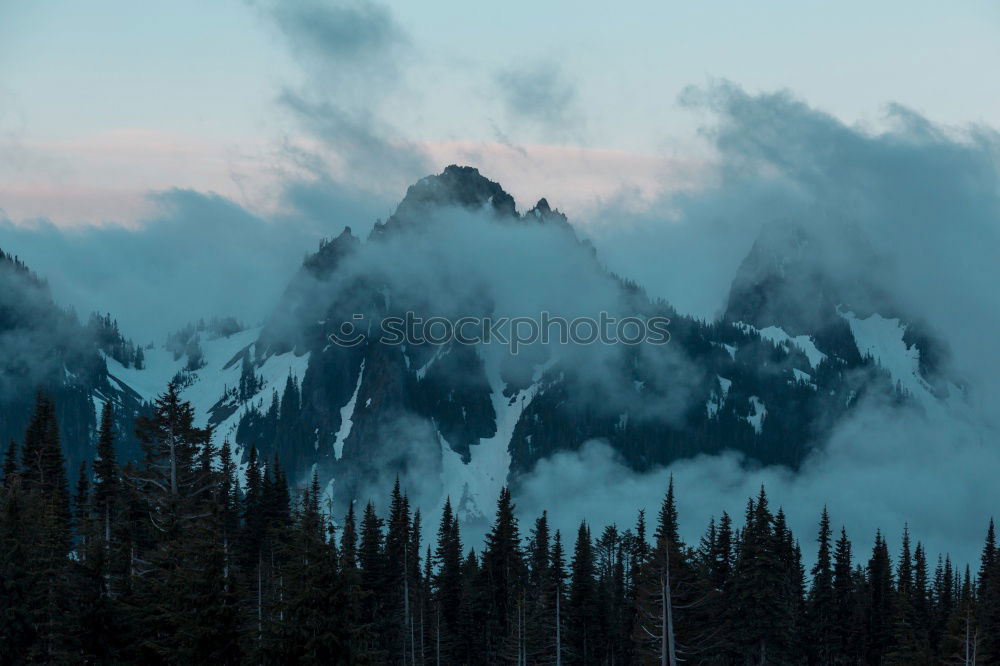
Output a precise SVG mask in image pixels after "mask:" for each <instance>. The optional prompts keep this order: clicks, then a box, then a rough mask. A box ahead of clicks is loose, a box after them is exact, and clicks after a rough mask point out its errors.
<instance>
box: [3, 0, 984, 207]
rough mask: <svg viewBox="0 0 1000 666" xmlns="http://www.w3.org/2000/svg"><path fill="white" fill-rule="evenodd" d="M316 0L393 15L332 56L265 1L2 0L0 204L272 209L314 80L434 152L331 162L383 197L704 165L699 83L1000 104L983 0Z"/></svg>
mask: <svg viewBox="0 0 1000 666" xmlns="http://www.w3.org/2000/svg"><path fill="white" fill-rule="evenodd" d="M286 4H287V3H286ZM290 4H291V5H296V4H297V5H306V6H307V5H308V4H309V3H290ZM317 4H323V3H317ZM326 4H327V5H330V6H342V7H346V8H348V9H350V10H358V9H359V8H360V9H361V10H363V11H362V12H361V13H364V11H368V12H369V13H374V14H376V15H378V16H379V17H381V18H383V19H384V23H383V24H382V25H381V29H384V30H385V31H386V34H384V35H380V34H378V33H371V32H365V31H364V29H362V28H356V30H357V31H356V32H355V33H353V35H352V33H351V29H350V28H348V31H347V33H345V34H341V35H337V34H334V35H327V36H326V38H328V41H329V43H337V42H338V41H339V42H343V43H344V44H346V45H347V46H346V47H345V50H344V53H346V51H347V50H349V49H350V47H351V45H354V46H356V47H358V48H360V49H361V50H359V51H357V52H356V53H354V54H351V55H350V56H349V57H348V58H346V59H345V60H342V61H340V62H338V63H337V64H336V65H335V66H333V67H330V68H326V69H324V68H323V67H314V66H313V65H315V62H310V59H311V56H310V54H307V53H303V51H306V50H308V45H306V46H302V45H303V44H305V43H306V42H307V41H308V38H307V39H305V40H303V39H291V40H290V39H289V34H290V33H289V32H288V29H290V28H292V29H294V28H295V26H290V25H289V22H288V21H286V22H285V23H282V20H281V17H280V16H279V15H278V14H280V12H278V11H277V10H276V9H275V8H276V7H277V6H278V5H270V4H268V3H266V2H243V1H237V0H215V1H213V2H210V3H205V2H193V1H189V0H178V1H177V2H171V3H134V2H126V1H111V0H97V1H95V2H91V3H79V2H73V1H72V0H66V1H62V0H32V1H30V2H29V1H27V0H5V1H4V2H3V3H0V151H2V154H3V156H2V157H0V183H2V184H0V209H3V211H4V212H5V213H6V216H7V217H9V218H10V219H12V220H13V221H14V222H18V223H23V222H24V221H25V220H30V219H34V218H45V219H48V220H51V221H53V222H54V223H56V224H59V225H81V224H122V225H134V224H137V223H138V222H139V221H141V220H142V219H143V218H144V216H148V215H150V214H151V211H152V210H153V208H152V204H151V203H150V201H149V200H148V197H147V196H146V194H147V192H149V191H157V190H166V189H171V188H191V189H194V190H197V191H201V192H215V193H218V194H220V195H222V196H225V197H228V198H231V199H233V200H235V201H237V202H238V203H240V204H241V205H245V206H249V207H250V208H251V209H253V210H257V211H271V210H274V209H275V208H277V207H279V206H280V194H279V193H280V190H281V186H280V182H281V179H282V178H283V177H284V176H286V175H287V172H288V170H289V169H290V168H293V167H290V166H289V164H288V155H287V152H288V150H287V149H288V146H289V144H294V145H304V146H310V147H315V136H314V133H313V132H311V131H310V129H309V128H308V127H304V126H303V124H302V122H301V118H297V117H296V113H295V111H293V110H290V108H289V105H288V104H286V103H283V102H282V98H283V97H284V96H285V94H286V93H287V92H288V91H289V90H296V89H301V88H311V89H313V90H314V91H316V90H321V91H322V92H321V93H320V95H321V96H323V97H324V98H325V99H326V100H327V101H329V100H332V101H333V102H334V103H336V104H341V103H344V104H346V105H347V106H348V107H350V106H351V102H350V101H349V100H350V99H357V100H359V105H358V106H359V107H360V106H365V107H367V108H368V109H371V110H372V111H373V115H374V116H376V117H378V118H379V119H380V121H381V122H382V123H383V125H384V127H383V128H382V129H383V130H384V134H385V136H387V137H389V138H390V139H391V141H392V143H393V144H394V145H398V144H400V143H406V144H412V145H414V146H416V147H417V148H418V149H419V152H420V153H421V154H422V155H423V156H425V159H424V160H422V161H421V162H420V163H419V165H414V166H413V168H410V169H404V170H402V172H401V173H391V174H386V173H383V172H382V170H381V169H379V170H376V171H375V172H374V173H367V172H364V171H363V170H362V171H357V172H353V173H351V174H350V175H349V176H345V175H344V174H343V173H340V174H338V175H339V176H340V179H341V180H345V179H346V180H349V181H351V183H352V185H355V186H357V187H359V188H361V189H362V190H363V191H365V192H370V193H375V194H377V195H379V196H381V197H383V198H384V199H385V200H386V201H388V202H391V201H394V200H398V199H399V198H400V197H401V195H402V191H403V188H405V186H406V185H407V184H408V183H409V182H412V180H414V179H415V178H416V177H419V176H420V175H424V174H422V173H420V168H425V169H428V170H429V171H428V172H431V171H439V170H440V169H441V168H442V167H443V166H445V165H446V164H447V163H450V162H453V161H457V162H475V163H476V164H477V165H479V166H481V167H482V168H483V169H484V171H486V172H487V173H488V174H489V175H491V177H493V178H494V179H496V180H499V181H500V182H501V183H503V184H504V185H505V186H506V187H507V189H508V190H510V191H512V193H513V194H514V195H515V197H516V198H517V199H518V200H519V201H524V202H525V203H531V202H533V201H534V200H536V199H537V198H539V197H541V196H546V197H548V198H549V199H550V201H552V202H553V203H554V205H558V206H560V207H561V208H562V209H564V210H567V211H568V212H569V213H570V214H571V215H573V216H574V217H575V218H577V219H582V218H585V217H587V216H588V214H589V213H590V212H592V211H593V210H594V209H595V207H597V206H599V204H600V203H601V202H602V201H605V200H607V199H609V198H612V197H614V195H615V194H616V193H619V192H632V193H634V194H638V195H640V196H639V197H637V200H641V201H649V200H651V199H653V198H654V196H655V194H656V193H657V192H660V191H663V190H666V189H671V188H678V187H683V186H685V185H687V184H690V182H691V180H692V179H695V178H696V177H697V172H698V169H697V165H698V164H699V163H700V162H702V161H703V160H705V159H707V158H708V156H707V155H706V152H707V151H708V150H709V149H708V148H706V146H705V145H704V142H702V141H700V138H699V133H698V129H699V127H700V126H701V124H702V121H703V119H702V118H701V117H699V116H698V114H693V113H691V112H690V111H689V110H686V109H684V108H683V107H681V106H679V105H678V103H677V98H678V96H679V95H680V94H681V93H682V92H683V90H684V89H685V88H686V87H687V86H689V85H692V84H694V85H704V84H706V83H707V82H709V81H713V80H717V79H726V80H731V81H735V82H736V83H738V84H739V85H741V86H743V87H744V88H745V89H747V90H748V91H767V90H776V89H789V90H792V91H794V92H795V93H796V94H798V95H800V96H802V97H803V98H805V99H807V100H809V101H810V103H812V104H814V105H816V106H817V107H820V108H823V109H824V110H826V111H827V112H829V113H832V114H834V115H835V116H836V117H838V118H840V119H842V120H844V121H846V122H849V123H867V124H878V123H879V122H880V121H881V119H882V117H883V113H884V109H885V105H886V104H887V103H888V102H897V103H901V104H904V105H906V106H908V107H909V108H912V109H914V110H916V111H918V112H920V113H922V114H924V115H926V116H927V117H929V118H932V119H934V120H935V121H936V122H939V123H943V124H946V125H962V124H966V123H970V122H985V123H990V122H992V121H994V120H995V119H996V118H997V117H998V115H1000V86H997V85H995V84H991V83H990V79H989V77H983V76H982V71H983V69H982V68H983V64H984V63H990V62H997V61H1000V40H997V39H996V35H997V31H998V29H1000V9H998V8H997V6H996V4H995V3H991V2H987V1H970V2H963V3H948V4H944V3H939V2H901V1H895V0H893V1H886V2H880V3H869V2H841V3H835V4H832V3H822V2H791V1H778V2H766V3H754V4H752V5H748V4H747V3H742V2H703V3H689V2H623V3H616V4H615V5H613V6H612V5H610V4H607V3H594V2H548V3H529V2H523V1H521V0H515V1H513V2H506V3H477V4H476V5H470V4H469V3H459V2H430V3H413V2H392V3H388V4H384V5H381V4H379V5H369V4H367V3H326ZM359 35H360V37H359ZM366 38H368V39H370V40H373V41H374V42H376V43H375V48H373V49H370V50H367V51H366V50H364V47H363V45H361V44H360V42H361V41H363V40H364V39H366ZM379 40H383V41H382V42H379ZM352 58H353V59H352ZM372 89H376V92H373V91H372ZM359 90H360V91H362V92H360V93H359ZM333 152H336V148H333Z"/></svg>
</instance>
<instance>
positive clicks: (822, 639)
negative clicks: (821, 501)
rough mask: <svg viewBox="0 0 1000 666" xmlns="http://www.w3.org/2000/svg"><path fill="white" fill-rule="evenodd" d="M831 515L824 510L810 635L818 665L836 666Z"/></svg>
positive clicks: (811, 596) (811, 594)
mask: <svg viewBox="0 0 1000 666" xmlns="http://www.w3.org/2000/svg"><path fill="white" fill-rule="evenodd" d="M830 534H831V533H830V514H829V513H827V510H826V507H823V514H822V516H820V521H819V537H818V538H817V541H818V543H819V550H818V552H817V555H816V564H814V565H813V568H812V577H813V584H812V589H811V590H810V591H809V603H808V609H809V610H808V613H809V634H810V636H811V644H812V652H813V654H814V655H815V659H816V663H818V664H832V663H835V661H834V660H835V657H836V656H837V654H838V653H839V650H838V645H837V640H836V626H837V625H836V621H837V611H836V600H835V596H834V585H833V579H834V573H833V564H832V560H831V552H830Z"/></svg>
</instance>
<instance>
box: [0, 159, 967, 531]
mask: <svg viewBox="0 0 1000 666" xmlns="http://www.w3.org/2000/svg"><path fill="white" fill-rule="evenodd" d="M336 222H337V223H338V224H342V223H343V222H345V221H336ZM347 222H349V221H347ZM358 222H359V223H361V222H363V221H358ZM820 245H821V243H820V241H819V240H818V239H817V238H815V237H812V236H810V234H809V233H808V232H807V231H805V229H804V227H802V226H798V225H796V224H795V223H794V222H787V221H777V222H775V223H773V224H771V225H768V226H766V227H765V228H764V230H763V231H762V233H761V235H760V236H759V238H758V239H757V242H756V243H755V244H754V245H753V247H752V249H751V250H750V252H749V254H748V255H747V256H746V258H745V259H744V261H743V263H742V265H741V266H740V269H739V271H738V272H737V275H736V278H735V279H734V281H733V284H732V287H731V290H730V294H729V298H728V301H727V305H726V308H725V311H724V313H722V315H721V316H720V317H719V318H718V319H717V320H715V321H703V320H700V319H696V318H693V317H690V316H686V315H685V314H683V313H680V312H677V311H676V310H675V309H674V308H673V307H671V305H670V304H668V303H665V302H663V301H661V300H659V299H656V298H653V297H650V296H649V295H648V293H647V292H646V291H645V289H644V288H643V287H644V286H643V285H638V284H636V283H634V282H632V281H630V280H629V279H628V278H627V276H626V277H622V276H618V275H615V274H612V273H610V272H609V271H607V270H606V269H605V268H604V266H603V265H602V263H601V260H600V248H595V247H594V246H593V245H592V244H591V243H589V242H588V241H585V240H582V239H581V238H580V237H579V235H578V233H577V231H576V230H575V229H574V228H573V226H572V225H571V224H570V222H569V220H568V219H567V218H566V216H565V215H563V214H562V213H560V212H559V211H558V210H555V209H553V208H551V207H550V205H549V203H548V202H547V201H546V200H545V199H542V200H540V201H539V202H538V203H537V204H536V205H535V206H533V207H532V208H530V209H529V210H527V212H525V213H523V214H522V213H519V212H518V210H517V206H516V203H515V201H514V199H513V198H512V197H511V196H510V195H509V194H508V193H507V192H505V191H504V190H503V188H502V187H501V186H500V185H499V184H498V183H495V182H493V181H490V180H489V179H487V178H486V177H484V176H483V175H481V174H480V173H479V171H478V170H476V169H474V168H471V167H458V166H449V167H447V168H446V169H445V170H444V171H443V172H442V173H441V174H437V175H433V176H428V177H426V178H424V179H422V180H420V181H419V182H417V183H415V184H414V185H412V186H411V187H410V188H409V189H408V191H407V192H406V195H405V196H404V198H403V199H402V200H401V201H400V203H399V204H398V206H397V208H396V210H395V212H394V213H393V214H392V215H391V216H390V217H389V218H388V219H386V220H385V221H384V222H383V221H379V222H377V223H376V224H375V225H374V228H373V230H372V231H371V233H370V234H369V235H368V237H367V238H365V239H361V238H359V237H357V236H355V235H354V233H353V232H352V229H351V227H350V226H345V227H344V228H343V231H342V232H340V233H338V234H336V235H334V236H333V237H331V238H330V239H329V240H327V241H324V242H322V243H321V245H320V247H319V248H318V249H317V250H316V251H315V252H312V253H311V254H309V255H308V256H307V257H306V258H305V260H304V261H303V263H302V265H301V267H300V268H299V269H298V271H297V272H296V274H295V275H292V276H290V278H289V283H288V287H287V289H286V290H285V293H284V295H283V296H282V298H281V300H280V302H278V303H277V304H275V307H274V309H273V311H272V314H271V315H270V316H269V317H268V318H267V320H266V321H264V322H263V323H262V324H260V325H258V326H254V327H247V326H244V325H243V324H241V323H240V322H237V321H236V320H234V319H231V318H226V317H223V316H222V315H223V314H224V313H220V318H219V319H215V320H212V321H207V322H206V321H199V322H196V323H193V324H192V325H190V326H188V327H186V328H185V329H182V330H180V331H176V332H173V333H170V334H167V332H164V340H163V342H162V343H157V344H153V345H146V346H137V345H135V344H134V343H132V342H131V341H130V340H129V339H128V337H127V332H122V331H120V330H119V327H118V325H117V323H115V321H114V319H113V318H112V317H111V316H110V315H103V316H99V315H94V316H92V317H91V318H90V320H89V321H87V322H86V323H83V322H80V321H78V320H77V318H76V317H75V316H74V315H72V314H70V313H68V312H67V311H65V310H64V309H63V308H62V307H61V306H60V305H59V304H57V303H55V302H54V301H53V299H52V296H51V295H50V293H49V290H48V287H47V285H46V283H45V281H44V279H43V278H42V277H39V276H37V275H35V274H34V273H32V272H31V270H30V269H29V268H28V267H27V266H25V265H24V264H23V263H21V262H20V261H19V260H17V259H16V258H15V257H14V256H12V255H9V254H0V287H2V289H0V437H3V439H4V441H6V440H8V439H14V440H16V439H19V438H20V437H21V436H22V434H23V432H24V429H25V426H26V425H27V422H28V418H29V415H30V408H31V405H32V403H33V402H34V394H35V392H36V391H38V390H44V391H46V392H48V393H50V394H52V396H53V397H54V398H55V403H56V405H57V409H58V413H57V416H58V420H59V423H60V427H61V433H60V434H61V441H62V446H63V449H64V452H65V455H66V457H67V460H68V462H69V464H70V465H71V466H76V465H79V464H80V463H81V462H83V461H86V460H90V459H92V458H93V455H94V450H95V432H96V426H97V421H98V416H99V414H100V412H101V409H102V407H103V405H104V403H106V402H108V401H110V402H111V403H112V405H113V407H114V413H115V418H116V422H117V424H118V429H119V431H120V437H121V443H120V444H119V453H120V455H121V456H122V457H124V458H126V459H128V458H135V457H137V456H138V455H139V453H140V452H139V450H138V447H137V444H136V440H135V438H134V436H133V435H132V430H133V425H132V424H133V422H134V419H135V418H136V416H138V415H141V414H145V413H148V412H149V411H150V409H151V403H152V401H153V400H154V399H155V398H156V396H157V395H158V394H160V393H162V392H163V391H164V390H165V388H166V386H167V384H168V383H169V382H171V381H173V382H176V383H177V384H178V386H179V387H180V389H181V395H182V397H183V399H185V400H188V401H190V402H191V404H192V405H193V407H194V408H195V410H196V414H197V416H198V418H199V419H200V420H201V422H202V423H203V424H206V425H211V426H212V427H213V429H214V438H215V441H216V442H217V443H219V444H221V443H224V442H226V443H228V444H229V445H230V446H232V447H234V448H233V452H234V454H235V459H236V460H240V461H242V463H243V465H244V467H245V465H246V461H247V458H248V453H249V451H250V449H251V447H253V448H256V450H257V454H258V458H259V459H261V460H266V461H268V463H269V464H270V461H273V460H277V461H278V464H280V465H281V466H282V467H283V468H284V469H285V471H286V474H287V475H288V478H289V479H290V481H291V482H292V483H294V484H298V485H305V484H306V483H307V482H308V480H309V479H310V477H311V476H312V475H313V474H314V473H315V474H316V475H318V477H319V480H320V482H321V484H322V486H323V487H324V488H325V489H326V490H325V496H326V498H327V500H328V501H329V502H332V503H333V504H335V505H337V506H338V507H342V506H343V505H344V504H345V503H346V502H349V501H351V500H354V499H359V498H362V499H363V498H366V497H367V496H373V495H376V494H378V495H384V494H385V489H386V488H388V487H389V486H391V484H392V482H393V480H394V479H395V478H396V477H397V476H400V477H403V478H405V479H406V480H407V482H408V486H409V487H410V488H419V489H420V490H419V492H417V493H416V494H417V495H418V496H422V499H423V500H424V501H427V502H429V503H437V502H443V498H444V497H446V496H450V497H451V498H452V500H453V502H454V503H455V506H456V507H457V510H458V513H459V515H460V516H462V517H463V518H464V519H466V520H478V519H483V520H485V519H486V517H487V516H488V515H489V513H490V511H491V506H492V503H493V502H494V500H495V498H496V497H497V495H498V493H499V490H500V488H501V487H503V486H506V485H511V486H513V487H514V488H515V492H516V488H517V484H518V479H519V478H521V477H522V476H523V475H524V474H525V473H528V472H530V470H532V469H533V467H534V466H535V465H536V464H537V463H538V462H539V461H540V460H542V459H545V458H547V457H549V456H551V455H552V454H554V453H557V452H560V451H566V450H576V449H579V448H580V447H582V446H583V445H584V444H585V443H586V442H589V441H591V440H602V441H605V442H607V443H608V444H609V445H610V447H611V448H612V449H613V450H614V451H615V453H616V455H618V456H619V457H620V458H621V460H622V461H624V463H625V464H626V465H627V466H628V467H630V468H632V469H634V470H638V471H645V470H649V469H652V468H655V467H657V466H662V465H667V464H670V463H671V462H673V461H676V460H678V459H682V458H687V457H692V456H697V455H701V454H714V453H718V452H721V451H725V450H734V451H737V452H739V453H741V454H742V455H743V456H745V459H746V460H747V461H748V463H749V464H776V465H785V466H788V467H790V468H793V469H794V468H796V467H798V466H799V465H800V464H802V462H803V461H804V460H805V459H806V457H807V456H808V455H809V454H810V453H811V452H812V451H814V450H815V449H816V448H817V447H822V446H823V444H824V441H825V438H826V437H827V436H828V435H829V434H830V433H831V432H832V430H833V429H834V428H835V427H836V426H837V424H838V423H840V422H841V421H842V420H843V419H844V418H846V417H847V416H848V415H849V414H850V413H851V412H852V410H854V409H855V408H856V406H857V405H859V404H861V403H862V402H863V401H866V400H880V401H883V402H885V403H886V404H887V405H889V406H890V407H891V406H892V405H902V404H904V403H909V404H916V405H918V406H921V407H922V408H924V409H927V410H937V411H939V412H940V413H941V414H944V415H947V414H948V413H949V412H950V411H954V410H960V409H961V408H962V407H961V406H962V401H963V388H962V384H961V382H960V381H958V380H957V379H955V378H948V377H945V376H944V371H943V368H944V367H945V362H944V361H945V360H946V358H947V354H948V351H947V347H946V345H945V344H943V342H942V341H941V340H940V339H939V338H938V337H937V336H935V335H934V333H933V331H931V330H930V329H929V328H928V327H927V326H926V325H925V324H923V323H922V322H920V321H917V320H916V319H914V318H912V317H909V316H907V313H905V312H903V311H901V310H900V309H899V308H898V307H897V306H896V305H895V304H894V303H893V302H892V300H891V298H889V297H888V296H887V295H886V294H884V293H882V292H880V290H879V289H878V287H877V285H875V284H871V283H864V282H862V281H860V280H858V281H851V280H850V279H847V280H845V279H844V278H843V275H844V273H843V271H841V270H835V269H834V268H833V267H831V266H830V265H829V257H830V256H831V253H830V252H829V248H825V247H820ZM8 249H12V248H8ZM836 249H837V252H835V253H832V256H843V257H848V258H849V259H850V261H858V262H864V263H866V264H867V265H872V264H877V263H878V262H879V258H878V257H877V256H875V254H874V253H873V252H872V251H871V250H870V249H869V248H868V246H867V244H866V243H865V242H864V238H863V236H862V235H861V234H860V233H858V234H856V235H851V236H850V237H849V238H845V239H844V241H843V246H842V247H839V248H836ZM653 286H655V285H645V287H653ZM543 310H544V311H547V312H548V311H551V312H555V313H566V314H590V315H591V316H596V314H597V311H598V310H600V311H610V312H611V313H612V314H615V315H617V316H638V317H640V318H642V319H648V318H650V317H654V316H659V317H666V318H668V319H669V320H670V324H669V331H670V342H669V344H666V345H612V346H607V345H600V344H596V345H579V344H576V345H574V344H569V345H561V344H549V345H542V344H533V345H528V346H527V347H526V348H525V349H523V350H521V352H520V353H518V354H516V355H513V354H511V353H509V351H508V349H507V348H506V347H504V346H503V345H497V344H479V345H467V344H460V343H458V342H454V341H451V342H447V343H445V344H440V345H438V344H431V343H423V344H410V345H394V344H387V343H385V342H384V341H381V340H379V339H376V338H374V337H370V338H369V339H367V340H366V341H365V342H364V343H363V344H360V345H357V346H351V347H347V346H340V345H337V344H334V343H332V342H331V339H330V337H329V336H330V333H331V332H333V331H335V330H336V327H338V326H340V325H341V323H343V322H351V321H364V322H368V323H369V325H370V324H371V323H372V322H378V321H380V320H384V319H385V318H386V317H391V316H401V315H402V314H404V313H406V312H411V313H416V314H418V315H420V316H422V317H425V318H426V317H432V316H443V317H446V318H449V319H452V320H453V319H455V318H457V317H459V316H477V317H487V316H491V315H494V316H495V315H504V314H515V315H521V316H535V315H538V314H539V313H540V312H541V311H543ZM369 332H370V331H369ZM943 418H944V417H943ZM336 512H337V513H338V514H339V513H340V510H339V508H338V509H337V510H336Z"/></svg>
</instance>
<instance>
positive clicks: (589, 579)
mask: <svg viewBox="0 0 1000 666" xmlns="http://www.w3.org/2000/svg"><path fill="white" fill-rule="evenodd" d="M570 572H571V573H570V578H571V581H572V582H571V583H570V589H569V598H568V599H567V603H566V648H567V652H568V653H569V654H570V655H571V657H572V660H571V661H570V663H574V664H589V663H594V662H596V661H598V654H600V652H599V650H600V641H601V638H602V637H601V635H600V633H599V632H600V626H599V624H598V619H599V618H598V613H599V605H598V599H597V589H596V588H597V585H596V582H595V580H594V549H593V542H592V541H591V537H590V528H589V527H587V524H586V523H580V529H579V530H578V531H577V535H576V547H575V548H574V550H573V560H572V562H571V563H570Z"/></svg>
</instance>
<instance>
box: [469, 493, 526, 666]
mask: <svg viewBox="0 0 1000 666" xmlns="http://www.w3.org/2000/svg"><path fill="white" fill-rule="evenodd" d="M482 559H483V561H482V567H481V570H480V574H479V589H478V592H477V600H478V602H479V603H480V613H481V615H482V619H483V622H482V625H481V626H482V629H483V650H484V654H485V656H486V658H487V660H488V661H490V662H496V661H497V660H499V659H501V658H502V657H503V655H504V653H505V647H506V646H507V645H508V643H509V641H510V639H511V637H512V636H514V635H516V629H517V612H518V603H519V599H520V598H521V593H522V589H523V586H524V573H525V572H524V559H523V556H522V553H521V537H520V533H519V530H518V525H517V518H516V517H515V516H514V503H513V502H512V500H511V496H510V490H509V489H507V488H503V489H502V490H501V491H500V497H499V499H498V500H497V512H496V520H495V521H494V523H493V527H492V529H491V530H490V532H489V533H488V534H487V535H486V547H485V549H484V550H483V558H482Z"/></svg>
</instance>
